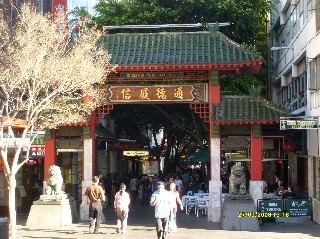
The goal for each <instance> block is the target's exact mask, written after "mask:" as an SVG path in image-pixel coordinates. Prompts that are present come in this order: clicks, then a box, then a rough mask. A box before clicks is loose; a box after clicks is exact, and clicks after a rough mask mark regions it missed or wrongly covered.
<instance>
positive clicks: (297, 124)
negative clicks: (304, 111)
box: [280, 119, 318, 130]
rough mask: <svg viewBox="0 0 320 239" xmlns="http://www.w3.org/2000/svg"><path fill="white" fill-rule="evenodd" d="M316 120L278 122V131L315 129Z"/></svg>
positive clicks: (316, 126)
mask: <svg viewBox="0 0 320 239" xmlns="http://www.w3.org/2000/svg"><path fill="white" fill-rule="evenodd" d="M317 128H318V120H317V119H312V120H280V130H286V129H317Z"/></svg>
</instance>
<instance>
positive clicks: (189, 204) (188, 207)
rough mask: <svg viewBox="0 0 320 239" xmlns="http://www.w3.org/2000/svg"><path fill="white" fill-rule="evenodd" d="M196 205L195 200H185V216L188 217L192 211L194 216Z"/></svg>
mask: <svg viewBox="0 0 320 239" xmlns="http://www.w3.org/2000/svg"><path fill="white" fill-rule="evenodd" d="M197 205H198V199H197V198H187V199H186V214H187V215H189V214H190V212H191V210H192V209H194V213H195V214H196V207H197Z"/></svg>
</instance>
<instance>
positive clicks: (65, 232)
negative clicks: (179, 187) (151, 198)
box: [0, 205, 320, 239]
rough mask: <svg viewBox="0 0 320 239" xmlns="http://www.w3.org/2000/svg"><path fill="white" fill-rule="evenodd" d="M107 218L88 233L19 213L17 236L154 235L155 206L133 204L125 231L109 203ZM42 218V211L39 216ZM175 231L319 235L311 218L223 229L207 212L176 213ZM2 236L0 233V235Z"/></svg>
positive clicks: (83, 227)
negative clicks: (43, 224)
mask: <svg viewBox="0 0 320 239" xmlns="http://www.w3.org/2000/svg"><path fill="white" fill-rule="evenodd" d="M104 212H105V215H106V221H105V223H102V224H101V228H100V234H89V230H88V222H87V221H80V222H78V223H73V224H72V225H69V226H65V227H56V228H30V227H26V226H25V223H26V219H27V215H24V216H18V238H23V239H31V238H37V239H90V238H93V239H99V238H108V239H116V238H117V239H118V238H123V239H142V238H146V239H153V238H154V239H155V238H157V237H156V232H155V220H154V208H153V207H150V206H140V205H136V206H134V207H133V208H131V210H130V212H129V218H128V230H127V233H126V234H124V235H122V234H117V233H116V217H115V214H114V212H113V209H112V207H110V206H108V207H107V208H106V209H105V210H104ZM39 220H41V215H40V216H39ZM177 225H178V232H174V233H170V234H169V239H189V238H190V239H194V238H195V239H207V238H218V239H220V238H221V239H235V238H236V239H238V238H239V239H240V238H241V239H260V238H261V239H262V238H263V239H278V238H279V239H280V238H286V239H291V238H292V239H307V238H320V226H319V225H318V224H316V223H314V222H312V221H310V222H304V223H275V222H266V223H264V224H263V225H260V230H261V231H260V232H246V231H224V230H221V224H220V223H212V222H208V220H207V218H206V216H204V215H203V216H199V217H198V218H197V217H196V216H195V215H194V214H190V215H186V214H185V213H184V212H180V213H178V215H177ZM0 238H1V235H0Z"/></svg>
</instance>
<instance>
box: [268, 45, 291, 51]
mask: <svg viewBox="0 0 320 239" xmlns="http://www.w3.org/2000/svg"><path fill="white" fill-rule="evenodd" d="M283 49H293V47H292V46H273V47H271V48H270V51H278V50H283Z"/></svg>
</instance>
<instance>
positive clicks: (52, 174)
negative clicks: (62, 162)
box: [46, 165, 64, 195]
mask: <svg viewBox="0 0 320 239" xmlns="http://www.w3.org/2000/svg"><path fill="white" fill-rule="evenodd" d="M62 184H63V178H62V175H61V170H60V168H59V167H58V166H56V165H52V166H50V167H49V178H48V180H47V185H48V187H50V189H49V188H46V194H47V195H61V194H63V193H64V192H63V191H62Z"/></svg>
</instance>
